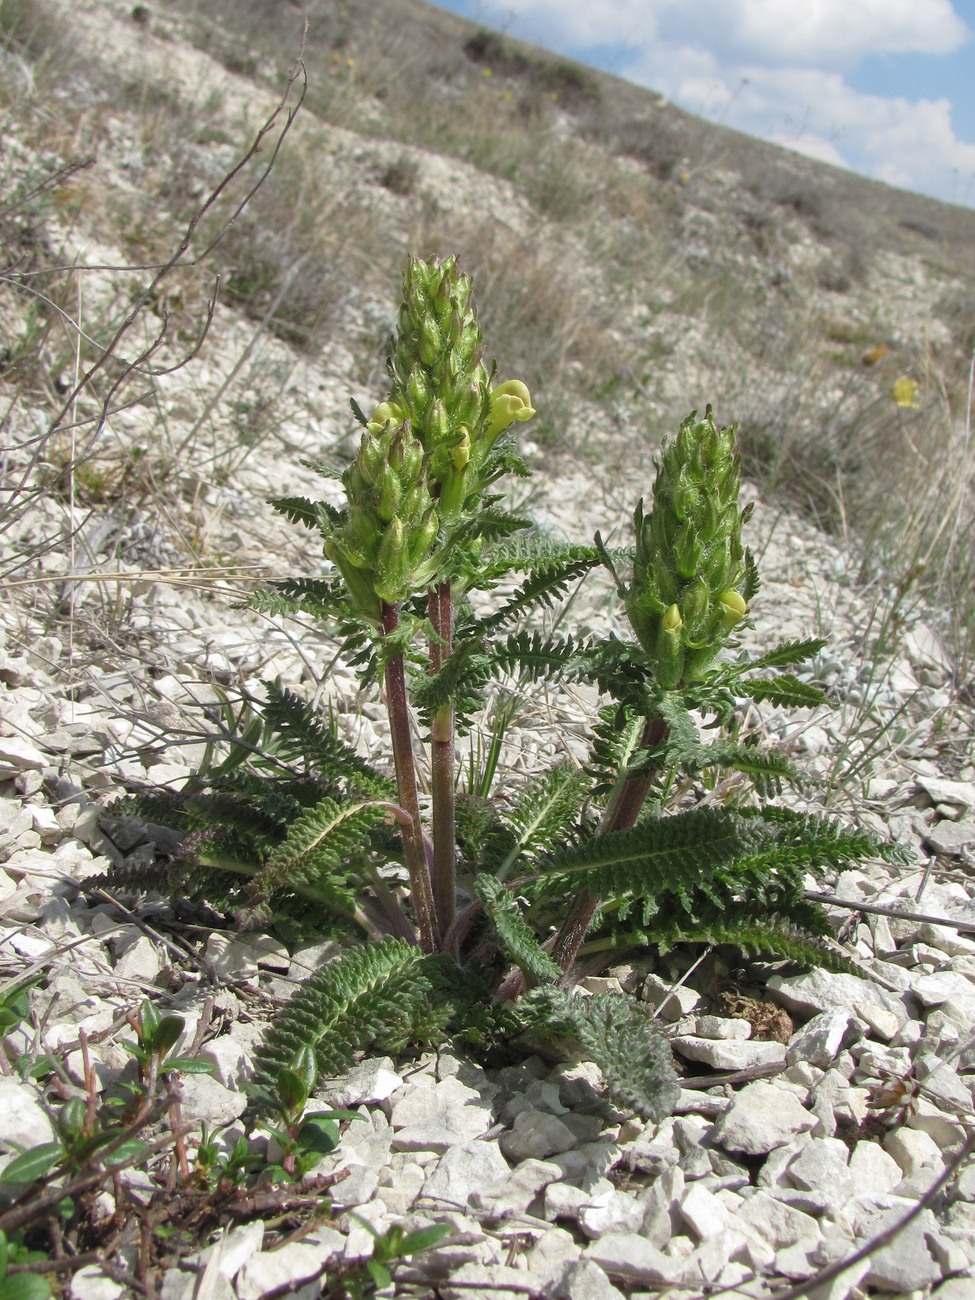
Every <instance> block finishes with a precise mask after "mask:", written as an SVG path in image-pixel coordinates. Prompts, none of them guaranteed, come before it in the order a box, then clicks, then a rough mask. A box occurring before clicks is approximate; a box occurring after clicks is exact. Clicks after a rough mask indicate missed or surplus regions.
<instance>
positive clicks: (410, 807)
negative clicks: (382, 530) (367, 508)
mask: <svg viewBox="0 0 975 1300" xmlns="http://www.w3.org/2000/svg"><path fill="white" fill-rule="evenodd" d="M398 626H399V607H398V606H396V605H387V604H385V603H384V604H383V632H384V633H385V634H386V636H392V634H393V633H394V632H395V631H396V629H397V627H398ZM384 683H385V687H386V711H387V713H388V715H389V730H390V736H391V740H392V746H393V763H394V765H395V768H396V788H397V790H398V792H399V803H400V807H401V808H402V810H403V812H405V813H406V816H407V819H408V820H406V821H403V822H401V823H400V826H401V831H402V835H403V856H404V857H405V859H406V870H407V872H408V873H409V877H410V893H411V895H412V898H413V907H414V909H415V911H416V920H417V927H418V929H419V932H420V946H421V947H422V948H423V950H424V952H435V951H436V949H437V947H438V946H439V939H440V935H439V930H438V928H437V916H436V911H435V909H434V905H433V890H432V889H431V886H430V872H429V870H428V868H427V860H426V854H425V852H424V848H423V827H422V825H421V823H420V801H419V798H418V797H417V790H416V764H415V762H414V758H413V739H412V736H411V734H410V708H409V704H408V702H407V697H406V671H405V667H404V664H403V655H402V653H400V654H395V655H393V656H392V658H391V659H390V660H389V662H388V663H387V664H386V669H385V673H384Z"/></svg>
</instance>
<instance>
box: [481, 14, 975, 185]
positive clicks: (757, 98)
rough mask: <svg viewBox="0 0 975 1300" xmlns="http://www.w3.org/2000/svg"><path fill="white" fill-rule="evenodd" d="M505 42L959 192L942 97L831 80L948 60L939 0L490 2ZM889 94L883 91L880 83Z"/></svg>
mask: <svg viewBox="0 0 975 1300" xmlns="http://www.w3.org/2000/svg"><path fill="white" fill-rule="evenodd" d="M498 2H499V3H505V2H507V3H510V5H511V8H510V9H508V10H506V12H507V13H509V14H511V15H513V17H514V25H513V27H512V31H513V33H514V34H515V35H518V36H522V37H524V38H525V39H528V40H531V41H535V42H537V43H539V44H541V45H545V46H548V48H550V49H560V50H563V51H565V52H567V53H570V54H574V55H576V56H577V57H578V56H582V57H584V56H585V51H586V49H587V48H593V47H598V46H600V45H602V46H615V47H622V48H624V49H626V50H627V51H628V54H629V57H628V58H624V59H623V60H622V61H620V60H619V59H617V63H616V65H615V67H614V71H616V72H618V73H619V74H620V75H621V76H625V77H627V78H629V79H630V80H632V81H635V82H637V83H639V84H641V85H645V86H649V87H652V88H653V89H654V90H659V91H661V92H662V93H663V94H665V95H667V96H668V97H669V98H670V99H672V100H673V101H674V102H675V103H677V104H679V105H680V106H681V107H682V108H686V109H687V110H689V111H690V112H692V113H698V114H700V115H701V116H703V117H707V118H709V119H711V120H712V121H716V122H720V123H722V124H723V125H725V126H730V127H734V128H736V129H738V130H741V131H746V132H748V133H750V134H752V135H757V136H759V137H761V138H763V139H766V140H771V141H773V142H774V143H777V144H782V145H785V146H786V147H788V148H790V149H796V150H798V151H800V152H802V153H805V154H808V155H809V156H811V157H814V158H818V159H820V160H821V161H824V162H831V163H834V164H836V165H838V166H846V167H850V168H853V169H854V170H856V171H859V172H862V173H864V174H865V175H868V176H872V177H874V178H876V179H879V180H886V181H888V182H889V183H891V184H894V185H900V186H903V187H906V188H908V189H917V190H921V191H922V192H924V193H928V194H933V195H934V196H936V197H941V198H944V199H948V200H955V201H959V200H961V201H967V198H970V197H971V195H972V192H973V184H975V182H973V181H972V178H973V176H975V144H968V143H966V142H965V141H963V140H960V139H958V137H957V136H956V134H955V132H954V130H953V127H952V121H951V105H950V103H949V102H948V101H947V100H946V99H943V98H940V97H939V98H935V97H932V98H930V99H919V100H916V101H911V100H908V99H906V98H903V97H898V96H896V95H891V96H890V97H884V96H879V95H869V94H864V93H861V92H859V91H856V90H854V89H853V88H852V87H851V86H850V85H849V84H848V83H847V82H846V81H845V79H844V76H845V74H846V73H848V72H849V71H850V70H851V69H853V68H854V67H855V66H856V65H857V64H858V63H859V62H860V61H861V60H863V59H864V58H866V57H868V56H870V55H878V54H881V55H883V54H888V55H907V54H923V55H937V54H947V53H951V52H953V51H955V50H957V49H959V48H960V47H961V46H963V45H964V44H965V43H966V42H967V41H969V40H971V38H972V34H971V33H970V32H969V30H968V29H967V27H966V26H965V24H964V22H962V20H961V19H960V18H959V17H958V15H957V14H956V13H955V12H954V9H953V8H952V5H951V0H923V2H922V0H498ZM892 89H896V87H893V88H892Z"/></svg>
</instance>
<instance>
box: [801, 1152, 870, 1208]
mask: <svg viewBox="0 0 975 1300" xmlns="http://www.w3.org/2000/svg"><path fill="white" fill-rule="evenodd" d="M849 1159H850V1152H849V1149H848V1148H847V1145H846V1143H845V1142H842V1141H840V1139H839V1138H833V1137H823V1138H813V1139H812V1140H811V1141H809V1142H807V1143H806V1145H805V1146H804V1147H803V1148H802V1150H801V1151H800V1152H799V1154H798V1155H797V1156H794V1157H793V1158H792V1159H791V1160H790V1161H789V1164H788V1167H787V1170H786V1173H787V1177H788V1179H789V1181H790V1182H791V1183H792V1184H793V1186H795V1187H797V1188H800V1189H802V1190H805V1191H817V1190H822V1191H823V1192H824V1193H825V1194H826V1195H827V1197H828V1198H829V1202H830V1204H831V1205H833V1206H836V1207H837V1208H840V1207H842V1206H843V1205H845V1204H846V1202H847V1201H848V1200H849V1199H850V1197H851V1196H852V1195H853V1191H854V1183H853V1179H852V1178H851V1176H850V1171H849V1167H848V1166H849Z"/></svg>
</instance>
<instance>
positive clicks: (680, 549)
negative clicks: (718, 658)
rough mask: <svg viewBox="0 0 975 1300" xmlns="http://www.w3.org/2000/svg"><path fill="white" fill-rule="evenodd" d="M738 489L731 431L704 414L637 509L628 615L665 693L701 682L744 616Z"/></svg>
mask: <svg viewBox="0 0 975 1300" xmlns="http://www.w3.org/2000/svg"><path fill="white" fill-rule="evenodd" d="M740 487H741V476H740V471H739V457H738V449H737V437H736V431H735V429H734V428H733V427H732V428H726V429H720V428H718V426H717V424H716V423H715V420H714V416H713V414H712V412H711V409H710V407H709V408H708V410H707V413H706V415H705V418H704V419H703V420H698V419H697V416H696V414H695V415H691V416H690V417H689V418H688V419H687V420H685V421H684V423H683V424H682V425H681V427H680V430H679V432H678V434H677V437H676V439H675V440H674V441H673V442H671V443H665V444H664V447H663V450H662V452H661V456H660V464H659V472H658V474H657V478H656V481H655V483H654V487H653V500H652V504H651V507H650V510H649V511H645V510H644V503H643V502H642V501H641V502H640V504H639V505H638V506H637V510H636V515H635V517H634V525H635V529H636V553H635V558H634V564H633V581H632V584H631V586H630V589H629V591H628V593H627V597H626V612H627V615H628V617H629V620H630V623H631V625H632V627H633V630H634V632H635V633H636V636H637V639H638V640H639V642H640V644H641V645H642V646H643V648H644V650H645V651H646V652H647V654H648V655H649V656H650V658H651V661H652V662H653V666H654V675H655V677H656V679H657V683H658V685H659V686H660V687H661V688H662V689H664V690H674V689H675V688H677V687H679V686H683V685H686V684H688V683H689V682H691V681H693V680H695V679H696V678H698V677H700V676H701V675H702V674H703V673H704V672H705V670H706V669H707V668H708V666H709V665H710V664H711V662H712V660H713V659H714V657H715V655H716V654H717V653H718V651H719V650H720V649H721V648H722V646H723V645H724V644H725V642H726V641H727V638H728V635H729V634H730V632H731V631H732V629H733V628H734V627H735V626H736V625H737V624H738V623H740V622H741V620H742V619H743V618H744V617H745V616H746V613H747V605H746V599H745V589H746V572H747V563H746V556H745V551H744V547H743V546H742V541H741V527H742V524H743V523H744V521H745V519H746V517H747V515H748V513H749V512H748V510H747V509H746V510H742V509H741V508H740V506H739V502H738V496H739V491H740Z"/></svg>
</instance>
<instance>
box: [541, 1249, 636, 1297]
mask: <svg viewBox="0 0 975 1300" xmlns="http://www.w3.org/2000/svg"><path fill="white" fill-rule="evenodd" d="M551 1295H552V1296H553V1297H554V1300H623V1292H622V1291H618V1290H617V1289H616V1287H615V1286H613V1284H612V1282H610V1280H609V1278H608V1277H607V1276H606V1274H605V1273H604V1272H603V1270H602V1269H601V1268H600V1267H599V1265H598V1264H595V1263H593V1261H592V1260H591V1259H580V1260H577V1261H576V1262H575V1263H573V1264H570V1265H569V1267H568V1268H567V1269H566V1270H565V1272H564V1274H563V1275H562V1279H561V1281H560V1282H559V1283H558V1285H557V1286H556V1287H555V1289H554V1290H553V1291H552V1292H551Z"/></svg>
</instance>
